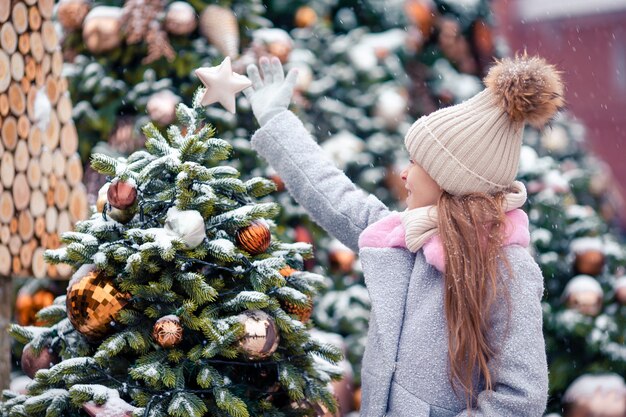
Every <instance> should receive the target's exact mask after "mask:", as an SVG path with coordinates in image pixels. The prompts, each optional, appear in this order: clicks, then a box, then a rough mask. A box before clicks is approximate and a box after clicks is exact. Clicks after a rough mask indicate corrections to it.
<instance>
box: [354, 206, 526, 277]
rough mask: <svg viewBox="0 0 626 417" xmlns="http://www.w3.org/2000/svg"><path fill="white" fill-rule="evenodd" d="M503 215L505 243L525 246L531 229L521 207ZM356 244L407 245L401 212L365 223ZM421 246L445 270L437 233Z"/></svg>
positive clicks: (431, 260) (441, 269)
mask: <svg viewBox="0 0 626 417" xmlns="http://www.w3.org/2000/svg"><path fill="white" fill-rule="evenodd" d="M506 217H507V223H506V231H505V234H506V236H505V239H504V244H505V245H507V246H508V245H521V246H524V247H527V246H528V245H529V243H530V233H529V231H528V216H527V215H526V213H524V212H523V211H522V210H520V209H515V210H511V211H509V212H507V213H506ZM359 248H406V242H405V239H404V227H403V226H402V220H401V218H400V213H398V212H393V213H391V214H390V215H389V216H387V217H384V218H383V219H381V220H379V221H377V222H376V223H373V224H371V225H370V226H369V227H367V229H365V230H364V231H363V233H361V236H359ZM422 249H423V250H424V256H425V258H426V262H428V263H429V264H431V265H433V266H434V267H435V268H437V269H438V270H439V271H441V272H444V270H445V260H444V253H443V245H442V243H441V239H440V238H439V235H434V236H433V237H431V238H430V239H428V241H427V242H426V243H425V244H424V246H423V247H422Z"/></svg>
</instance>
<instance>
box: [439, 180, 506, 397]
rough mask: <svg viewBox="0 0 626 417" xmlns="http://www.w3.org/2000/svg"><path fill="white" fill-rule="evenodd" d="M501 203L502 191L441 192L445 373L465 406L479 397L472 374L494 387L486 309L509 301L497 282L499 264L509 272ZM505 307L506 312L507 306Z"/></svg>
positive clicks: (491, 387) (440, 221) (504, 290)
mask: <svg viewBox="0 0 626 417" xmlns="http://www.w3.org/2000/svg"><path fill="white" fill-rule="evenodd" d="M503 201H504V193H498V194H496V195H488V194H483V193H474V194H468V195H463V196H453V195H451V194H449V193H447V192H445V191H444V192H443V193H442V195H441V196H440V198H439V201H438V205H437V207H438V211H439V221H438V222H439V224H438V226H439V233H440V237H441V241H442V243H443V247H444V252H445V268H446V269H445V273H444V281H445V296H444V311H445V315H446V321H447V327H448V343H449V350H448V360H449V366H450V369H449V374H448V375H449V378H450V383H451V385H452V387H453V389H454V391H455V393H457V387H458V386H459V385H460V388H461V389H462V390H463V392H464V394H465V398H466V401H467V408H468V409H471V408H472V406H473V403H474V401H475V397H476V395H477V392H476V390H477V387H476V386H475V385H474V377H475V376H476V375H478V376H480V377H482V378H483V379H484V383H485V386H484V389H485V390H488V391H491V390H492V389H493V381H494V372H495V371H494V370H490V368H489V362H490V360H491V359H492V358H493V357H494V356H496V354H497V352H496V349H495V348H494V344H493V341H492V340H490V334H489V326H490V314H489V313H490V312H491V309H492V307H493V304H494V302H495V300H498V301H500V300H501V299H502V300H504V301H506V304H507V306H509V304H510V303H509V302H508V300H509V297H510V294H509V293H508V291H506V287H505V286H502V285H499V281H500V274H499V265H500V262H503V263H504V267H505V268H506V270H507V271H509V272H510V266H509V264H508V262H507V261H506V257H505V256H503V248H502V244H503V239H504V228H505V220H506V215H505V213H504V209H503ZM507 310H508V311H509V315H510V308H509V307H507ZM508 319H509V318H508V317H507V318H506V320H507V323H508ZM457 396H458V393H457Z"/></svg>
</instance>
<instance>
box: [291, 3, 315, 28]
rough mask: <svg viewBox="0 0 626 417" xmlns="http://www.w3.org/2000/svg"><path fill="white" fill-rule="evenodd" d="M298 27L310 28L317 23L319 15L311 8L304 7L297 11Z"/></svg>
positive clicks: (296, 20)
mask: <svg viewBox="0 0 626 417" xmlns="http://www.w3.org/2000/svg"><path fill="white" fill-rule="evenodd" d="M294 20H295V23H296V26H298V27H300V28H308V27H311V26H313V25H314V24H315V23H316V22H317V13H316V12H315V10H313V8H312V7H310V6H302V7H300V8H299V9H298V10H297V11H296V16H295V19H294Z"/></svg>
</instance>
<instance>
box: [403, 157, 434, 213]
mask: <svg viewBox="0 0 626 417" xmlns="http://www.w3.org/2000/svg"><path fill="white" fill-rule="evenodd" d="M400 176H401V177H402V181H404V187H405V188H406V189H407V191H408V197H407V198H406V205H407V208H408V209H409V210H411V209H414V208H418V207H425V206H430V205H434V204H437V200H438V199H439V196H440V195H441V191H442V190H441V187H439V185H437V183H436V182H435V180H433V179H432V178H431V177H430V175H428V173H427V172H426V171H424V169H422V167H421V166H419V165H418V164H416V163H415V161H413V160H410V161H409V165H408V166H407V167H406V168H405V169H404V170H403V171H402V172H401V173H400Z"/></svg>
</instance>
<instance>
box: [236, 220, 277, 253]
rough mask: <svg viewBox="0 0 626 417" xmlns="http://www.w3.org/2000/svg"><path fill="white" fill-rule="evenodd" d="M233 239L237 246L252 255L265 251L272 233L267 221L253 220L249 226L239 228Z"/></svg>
mask: <svg viewBox="0 0 626 417" xmlns="http://www.w3.org/2000/svg"><path fill="white" fill-rule="evenodd" d="M235 240H236V242H237V246H239V248H241V249H243V250H245V251H246V252H248V253H250V254H252V255H258V254H260V253H263V252H265V251H266V250H267V249H268V248H269V247H270V243H271V241H272V235H271V233H270V228H269V226H268V225H267V222H265V221H264V220H255V221H253V222H252V223H250V226H247V227H244V228H243V229H240V230H238V231H237V233H236V234H235Z"/></svg>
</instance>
